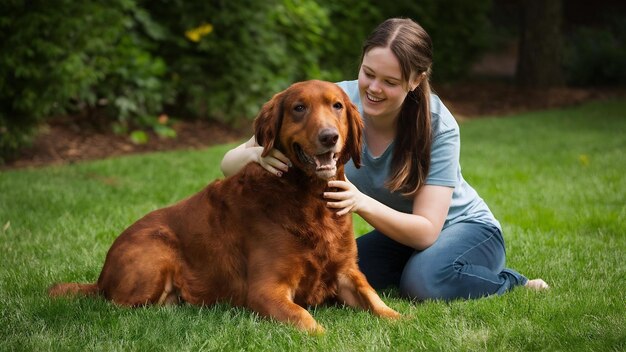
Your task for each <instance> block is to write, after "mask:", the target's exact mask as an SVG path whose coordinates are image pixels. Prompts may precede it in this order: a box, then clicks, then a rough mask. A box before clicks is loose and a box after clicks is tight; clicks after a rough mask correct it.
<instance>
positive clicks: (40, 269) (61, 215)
mask: <svg viewBox="0 0 626 352" xmlns="http://www.w3.org/2000/svg"><path fill="white" fill-rule="evenodd" d="M461 136H462V155H461V163H462V167H463V173H464V176H465V178H466V179H467V180H468V181H469V182H470V183H471V184H472V185H473V186H474V187H475V188H476V189H477V190H478V192H479V193H480V194H481V196H482V197H483V198H484V199H485V200H486V201H487V203H488V204H489V205H490V207H491V209H492V210H493V212H494V213H495V214H496V216H497V217H498V218H499V219H500V221H501V223H502V224H503V227H504V236H505V240H506V243H507V254H508V256H507V260H508V262H507V266H509V267H512V268H515V269H517V270H518V271H520V272H522V273H525V274H526V275H527V276H529V277H542V278H544V279H545V280H546V281H548V282H549V283H550V285H551V286H552V288H551V289H550V290H549V291H548V292H531V291H529V290H525V289H522V288H518V289H515V290H513V291H512V292H509V293H507V294H505V295H503V296H497V297H490V298H485V299H479V300H473V301H462V300H460V301H454V302H450V303H444V302H438V301H427V302H409V301H406V300H404V299H401V298H399V297H398V295H397V294H396V292H394V291H393V290H391V291H386V292H383V299H384V300H385V302H387V304H388V305H389V306H391V307H392V308H394V309H396V310H397V311H399V312H400V313H402V314H403V315H404V318H403V319H402V320H400V321H396V322H390V321H386V320H384V319H379V318H375V317H373V316H371V315H370V314H368V313H366V312H361V311H356V310H353V309H348V308H342V307H318V308H315V309H312V314H313V316H314V317H315V319H317V320H318V321H319V322H320V323H321V324H322V325H323V326H325V328H326V329H327V333H326V334H325V335H323V336H318V337H314V336H309V335H307V334H304V333H301V332H299V331H297V330H295V329H294V328H292V327H290V326H287V325H283V324H277V323H274V322H271V321H268V320H265V319H262V318H259V317H257V316H255V315H254V314H252V313H251V312H249V311H247V310H243V309H234V308H231V307H229V306H226V305H219V306H216V307H203V308H199V307H194V306H180V307H167V308H157V307H148V308H138V309H127V308H119V307H116V306H114V305H112V304H110V303H108V302H106V301H104V300H101V299H93V298H92V299H89V298H82V299H76V300H68V299H58V300H51V299H49V298H48V297H47V296H46V288H47V287H48V286H49V285H50V284H51V283H53V282H57V281H85V282H93V281H95V280H96V279H97V277H98V274H99V271H100V269H101V265H102V263H103V260H104V256H105V254H106V251H107V250H108V248H109V246H110V245H111V243H112V242H113V240H114V238H115V237H116V236H117V235H118V234H119V233H120V232H121V231H122V230H123V229H124V228H125V227H126V226H128V225H129V224H131V223H132V222H133V221H135V220H136V219H137V218H139V217H140V216H141V215H143V214H145V213H146V212H148V211H150V210H153V209H156V208H159V207H162V206H164V205H167V204H171V203H173V202H175V201H177V200H179V199H181V198H184V197H185V196H187V195H189V194H191V193H193V192H195V191H197V190H199V189H200V188H202V187H203V186H204V185H205V184H206V183H207V182H209V181H211V180H213V179H215V178H218V177H221V174H220V171H219V167H218V164H219V161H220V159H221V157H222V155H223V154H224V152H225V151H226V150H227V149H229V148H230V147H232V146H233V145H222V146H216V147H212V148H208V149H204V150H195V151H175V152H165V153H154V154H147V155H136V156H130V157H123V158H115V159H109V160H102V161H95V162H87V163H80V164H76V165H70V166H59V167H48V168H42V169H34V170H16V171H6V172H2V173H0V253H1V254H0V256H1V258H2V260H1V263H2V265H1V266H0V310H1V315H0V351H12V350H26V351H59V350H76V351H83V350H102V351H112V350H120V351H121V350H123V351H127V350H146V351H161V350H164V351H187V350H189V351H212V350H219V351H222V350H224V351H228V350H250V351H282V350H290V351H300V350H305V351H363V350H371V351H380V350H393V351H415V350H429V351H430V350H441V351H455V350H463V351H476V350H505V351H511V350H548V351H556V350H561V351H563V350H566V351H578V350H584V351H589V350H591V351H623V350H626V299H625V297H626V294H625V292H626V264H624V259H625V258H626V205H625V204H626V176H625V175H626V157H625V152H626V103H625V102H619V101H608V102H595V103H589V104H585V105H582V106H579V107H573V108H567V109H561V110H551V111H543V112H535V113H526V114H523V115H517V116H513V117H507V118H497V117H489V118H482V119H476V120H471V121H466V122H463V123H462V124H461ZM356 220H357V221H356V224H355V227H356V232H357V233H358V234H359V233H363V232H365V231H366V230H367V228H368V225H367V224H365V223H364V222H363V221H362V220H360V219H358V218H356Z"/></svg>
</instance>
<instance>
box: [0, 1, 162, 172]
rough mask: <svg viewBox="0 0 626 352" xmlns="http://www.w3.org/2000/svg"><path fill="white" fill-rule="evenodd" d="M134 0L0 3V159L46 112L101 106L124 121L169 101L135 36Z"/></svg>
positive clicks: (157, 63)
mask: <svg viewBox="0 0 626 352" xmlns="http://www.w3.org/2000/svg"><path fill="white" fill-rule="evenodd" d="M137 11H138V9H137V8H136V6H135V3H134V1H132V0H112V1H109V2H107V3H106V4H105V3H103V2H101V1H96V0H93V1H81V2H76V1H71V0H57V1H55V2H54V4H51V3H50V2H47V1H25V0H21V1H19V0H15V1H5V2H2V4H1V5H0V53H1V54H0V162H2V160H3V159H4V158H6V157H8V156H11V155H12V154H13V153H14V152H15V151H16V150H17V149H18V148H20V147H22V146H23V145H24V144H26V143H27V142H28V141H29V137H30V136H31V134H32V133H33V130H34V129H35V127H36V125H37V123H38V122H40V121H42V120H44V119H46V118H49V117H50V116H54V115H58V114H64V113H67V112H68V111H72V112H77V111H84V110H93V109H96V108H101V107H102V106H103V105H104V107H106V108H107V110H110V111H109V116H111V117H113V118H120V119H122V120H125V119H128V118H130V117H131V116H141V115H145V114H151V113H156V112H158V111H159V110H160V108H161V105H162V103H163V102H165V101H167V98H168V97H169V96H168V90H167V89H166V87H163V86H162V83H161V82H162V81H161V80H160V77H161V76H162V75H163V74H164V73H165V71H166V70H165V66H164V64H163V62H162V60H160V59H158V58H154V57H153V56H152V55H151V54H150V52H149V51H147V50H146V48H145V47H146V45H145V44H143V43H142V38H141V37H140V36H138V35H136V34H135V32H136V28H137V27H138V25H139V22H138V21H137V20H136V19H135V14H136V13H137Z"/></svg>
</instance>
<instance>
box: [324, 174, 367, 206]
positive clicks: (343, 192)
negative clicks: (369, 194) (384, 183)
mask: <svg viewBox="0 0 626 352" xmlns="http://www.w3.org/2000/svg"><path fill="white" fill-rule="evenodd" d="M328 187H329V188H337V191H335V192H324V198H326V199H331V200H334V201H333V202H328V203H326V205H327V206H328V207H329V208H334V209H339V211H337V215H340V216H341V215H345V214H348V213H353V212H357V211H359V209H361V206H362V204H363V202H364V201H365V195H364V194H363V193H361V192H360V191H359V190H358V189H357V188H356V186H355V185H353V184H352V183H350V181H349V180H348V178H347V177H346V180H345V181H339V180H335V181H328Z"/></svg>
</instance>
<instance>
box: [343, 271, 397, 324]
mask: <svg viewBox="0 0 626 352" xmlns="http://www.w3.org/2000/svg"><path fill="white" fill-rule="evenodd" d="M337 281H338V286H339V287H338V288H339V290H338V293H337V297H338V298H339V301H340V302H342V303H345V304H347V305H349V306H351V307H357V308H362V309H365V310H369V311H371V312H372V313H373V314H375V315H378V316H381V317H385V318H399V317H400V314H399V313H398V312H396V311H395V310H393V309H391V308H389V307H388V306H387V305H386V304H385V302H383V300H382V299H380V297H379V296H378V294H377V293H376V291H375V290H374V289H373V288H372V286H370V284H369V283H368V282H367V279H365V275H363V273H361V272H360V271H359V270H358V269H355V268H353V269H349V270H347V271H345V272H343V273H339V276H338V278H337Z"/></svg>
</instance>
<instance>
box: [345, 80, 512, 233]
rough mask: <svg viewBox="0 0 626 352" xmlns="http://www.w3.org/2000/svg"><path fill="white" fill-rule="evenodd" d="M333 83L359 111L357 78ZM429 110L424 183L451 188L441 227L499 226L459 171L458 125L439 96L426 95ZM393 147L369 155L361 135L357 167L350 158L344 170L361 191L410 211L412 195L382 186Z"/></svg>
mask: <svg viewBox="0 0 626 352" xmlns="http://www.w3.org/2000/svg"><path fill="white" fill-rule="evenodd" d="M337 85H339V86H340V87H341V88H342V89H343V90H344V91H345V92H346V94H348V96H349V97H350V100H352V102H353V103H354V105H356V106H357V108H358V109H359V112H360V113H361V115H363V106H362V104H361V98H360V96H359V87H358V83H357V81H343V82H339V83H337ZM430 113H431V126H432V132H433V144H432V147H431V159H430V170H429V172H428V177H427V178H426V182H425V183H426V184H427V185H436V186H445V187H453V188H454V192H453V193H452V202H451V204H450V209H449V210H448V216H447V217H446V221H445V223H444V225H443V228H444V229H445V228H446V227H447V226H450V225H452V224H456V223H459V222H464V221H466V222H480V223H485V224H491V225H494V226H496V227H498V228H500V223H499V222H498V220H496V219H495V217H494V216H493V214H492V213H491V211H490V210H489V207H487V204H485V202H484V201H483V200H482V198H480V196H478V193H476V191H475V190H474V189H473V188H472V187H471V186H470V185H469V184H468V183H467V182H466V181H465V180H464V179H463V176H462V175H461V165H460V163H459V154H460V149H461V138H460V134H459V125H458V124H457V123H456V120H455V119H454V117H453V116H452V114H451V113H450V111H448V109H447V108H446V107H445V106H444V105H443V103H442V102H441V100H440V99H439V97H438V96H436V95H434V94H431V96H430ZM393 148H394V142H392V143H391V144H389V146H388V147H387V149H386V150H385V151H384V152H383V153H382V154H381V155H380V156H378V157H373V156H372V155H371V154H370V152H369V149H368V147H367V141H366V139H365V138H363V151H362V153H363V155H362V157H361V160H362V163H361V164H362V165H361V168H360V169H357V168H356V167H354V163H353V162H352V161H350V162H348V164H346V168H345V172H346V175H347V176H348V179H349V180H350V182H352V183H353V184H354V185H355V186H356V187H357V188H358V189H359V190H360V191H361V192H363V193H365V194H367V195H368V196H370V197H372V198H374V199H376V200H378V201H379V202H381V203H383V204H385V205H387V206H388V207H390V208H393V209H395V210H397V211H401V212H403V213H412V212H413V199H414V198H413V197H406V196H403V195H402V194H401V193H400V192H390V191H389V190H388V189H387V188H385V183H386V181H387V179H388V178H389V170H390V165H391V159H392V154H393Z"/></svg>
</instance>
